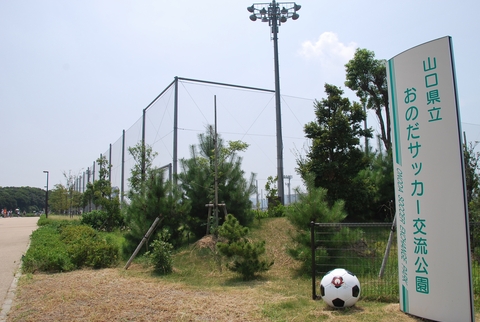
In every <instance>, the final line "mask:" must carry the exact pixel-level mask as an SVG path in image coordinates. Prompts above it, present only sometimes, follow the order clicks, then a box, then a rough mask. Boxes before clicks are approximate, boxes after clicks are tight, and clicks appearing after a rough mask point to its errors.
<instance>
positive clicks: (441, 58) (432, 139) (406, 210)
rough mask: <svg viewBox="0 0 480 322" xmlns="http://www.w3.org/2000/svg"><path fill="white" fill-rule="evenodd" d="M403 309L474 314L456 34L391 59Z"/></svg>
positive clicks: (440, 315) (427, 314) (450, 316)
mask: <svg viewBox="0 0 480 322" xmlns="http://www.w3.org/2000/svg"><path fill="white" fill-rule="evenodd" d="M387 80H388V84H389V85H388V93H389V98H390V120H391V124H392V141H393V142H392V143H393V144H392V154H393V164H394V176H395V199H396V213H397V234H398V267H399V282H400V308H401V310H402V311H404V312H406V313H410V314H413V315H416V316H419V317H423V318H428V319H432V320H436V321H473V320H474V307H473V291H472V278H471V264H470V247H469V229H468V211H467V203H466V191H465V180H464V176H465V174H464V167H463V154H462V143H461V129H460V117H459V109H458V104H457V93H456V83H455V73H454V65H453V57H452V46H451V38H450V37H444V38H440V39H437V40H434V41H431V42H428V43H425V44H422V45H420V46H417V47H414V48H412V49H409V50H407V51H405V52H403V53H401V54H399V55H397V56H395V57H394V58H392V59H390V60H389V61H388V65H387Z"/></svg>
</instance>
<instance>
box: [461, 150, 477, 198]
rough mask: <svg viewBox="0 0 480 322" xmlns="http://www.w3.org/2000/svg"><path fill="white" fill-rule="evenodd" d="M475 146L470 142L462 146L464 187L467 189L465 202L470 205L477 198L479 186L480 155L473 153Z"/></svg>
mask: <svg viewBox="0 0 480 322" xmlns="http://www.w3.org/2000/svg"><path fill="white" fill-rule="evenodd" d="M475 147H476V145H473V143H472V142H470V143H469V144H468V145H467V144H466V143H465V144H463V162H464V167H465V185H466V187H467V201H468V202H469V203H470V202H471V201H472V200H473V199H475V198H476V197H477V196H478V190H479V185H480V175H479V174H478V169H479V167H480V153H479V152H475Z"/></svg>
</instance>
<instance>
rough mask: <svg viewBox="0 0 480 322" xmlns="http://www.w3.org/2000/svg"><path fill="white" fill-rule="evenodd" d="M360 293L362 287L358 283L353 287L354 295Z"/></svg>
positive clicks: (356, 295)
mask: <svg viewBox="0 0 480 322" xmlns="http://www.w3.org/2000/svg"><path fill="white" fill-rule="evenodd" d="M359 294H360V287H358V285H355V286H354V287H352V296H353V297H358V295H359Z"/></svg>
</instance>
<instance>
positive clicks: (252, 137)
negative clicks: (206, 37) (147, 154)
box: [77, 78, 314, 205]
mask: <svg viewBox="0 0 480 322" xmlns="http://www.w3.org/2000/svg"><path fill="white" fill-rule="evenodd" d="M281 100H282V101H281V125H282V140H283V172H284V175H285V176H289V177H290V178H289V179H288V180H285V183H286V184H288V186H287V187H285V188H284V190H285V198H284V200H285V201H286V202H288V201H289V200H290V201H291V200H295V198H294V197H293V195H294V193H293V188H294V187H299V186H302V181H301V179H300V177H299V176H298V175H297V174H296V172H295V168H296V167H297V160H298V158H299V156H300V155H303V154H304V151H305V149H306V147H307V146H308V140H307V139H306V138H305V136H304V132H303V127H304V125H305V124H306V123H308V122H311V121H313V120H314V109H313V104H314V100H313V99H305V98H298V97H292V96H282V98H281ZM215 107H216V123H217V131H218V134H219V135H220V137H221V138H222V139H223V141H224V142H225V143H226V142H228V141H237V140H240V141H243V142H245V143H247V144H249V147H248V149H247V151H245V152H241V153H239V155H240V157H241V158H242V169H243V171H244V172H245V174H244V177H245V178H247V179H248V178H249V177H250V174H251V173H254V174H256V183H257V187H258V195H259V200H260V202H261V204H262V205H266V203H265V202H264V199H266V196H265V195H264V191H263V190H264V189H263V188H264V187H265V184H266V183H267V178H268V177H269V176H272V177H275V176H276V175H277V158H278V154H277V133H276V124H277V123H276V122H277V119H276V106H275V93H274V91H273V90H268V89H259V88H252V87H247V86H239V85H231V84H221V83H214V82H208V81H199V80H191V79H184V78H175V80H174V81H173V82H172V83H171V84H170V85H169V86H168V87H166V88H165V89H164V91H163V92H161V93H160V95H158V97H156V98H155V99H154V100H153V101H152V103H151V104H150V105H148V106H147V107H146V108H144V109H143V113H142V115H141V116H140V118H139V119H138V120H137V121H136V122H135V123H134V124H133V125H132V126H131V127H130V128H129V129H128V130H126V131H124V132H123V133H121V136H120V137H119V138H118V139H117V141H115V142H114V143H112V144H110V145H109V146H107V147H106V148H107V150H106V151H104V152H103V153H102V156H104V157H105V158H106V159H107V160H108V162H109V164H110V180H111V185H112V187H114V188H117V189H118V190H119V191H120V192H121V193H122V195H127V192H128V190H129V185H128V178H129V177H130V173H131V169H132V167H133V166H134V165H135V160H134V159H133V157H132V156H131V155H130V153H129V152H128V148H129V147H133V146H135V145H137V144H139V143H141V142H142V140H144V142H145V144H146V145H147V146H150V147H151V148H152V150H153V151H154V152H155V153H156V154H157V156H156V158H155V159H154V164H153V165H154V166H155V167H158V168H160V167H166V166H168V165H170V166H171V167H172V168H173V172H174V173H175V172H176V173H178V172H181V171H182V169H180V162H179V160H180V159H182V158H185V159H187V158H190V156H191V150H190V149H191V146H192V145H198V142H199V140H198V136H199V135H200V134H202V133H206V130H207V127H208V126H210V125H212V126H213V125H214V124H215ZM98 176H99V166H98V164H96V162H95V161H93V162H92V164H91V165H89V166H87V167H86V171H85V173H84V175H83V182H82V183H80V184H78V185H77V186H78V187H79V189H80V190H81V191H84V189H85V186H86V183H87V182H93V181H94V180H96V179H98ZM80 180H82V178H80ZM254 199H256V196H252V200H254Z"/></svg>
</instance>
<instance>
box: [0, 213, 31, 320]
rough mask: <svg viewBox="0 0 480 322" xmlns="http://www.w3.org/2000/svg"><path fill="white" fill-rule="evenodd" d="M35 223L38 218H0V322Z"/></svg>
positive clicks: (4, 317) (9, 301)
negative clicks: (0, 305)
mask: <svg viewBox="0 0 480 322" xmlns="http://www.w3.org/2000/svg"><path fill="white" fill-rule="evenodd" d="M37 221H38V217H13V218H3V217H2V218H0V304H2V307H0V322H1V321H5V320H6V315H7V314H8V311H9V310H10V306H11V304H12V301H13V297H14V295H15V293H14V291H15V288H16V285H17V283H16V282H17V279H18V276H19V274H17V273H19V272H18V268H19V266H20V262H21V258H22V255H24V254H25V252H26V250H27V247H28V244H29V242H30V235H31V234H32V232H33V231H34V230H35V229H37Z"/></svg>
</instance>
